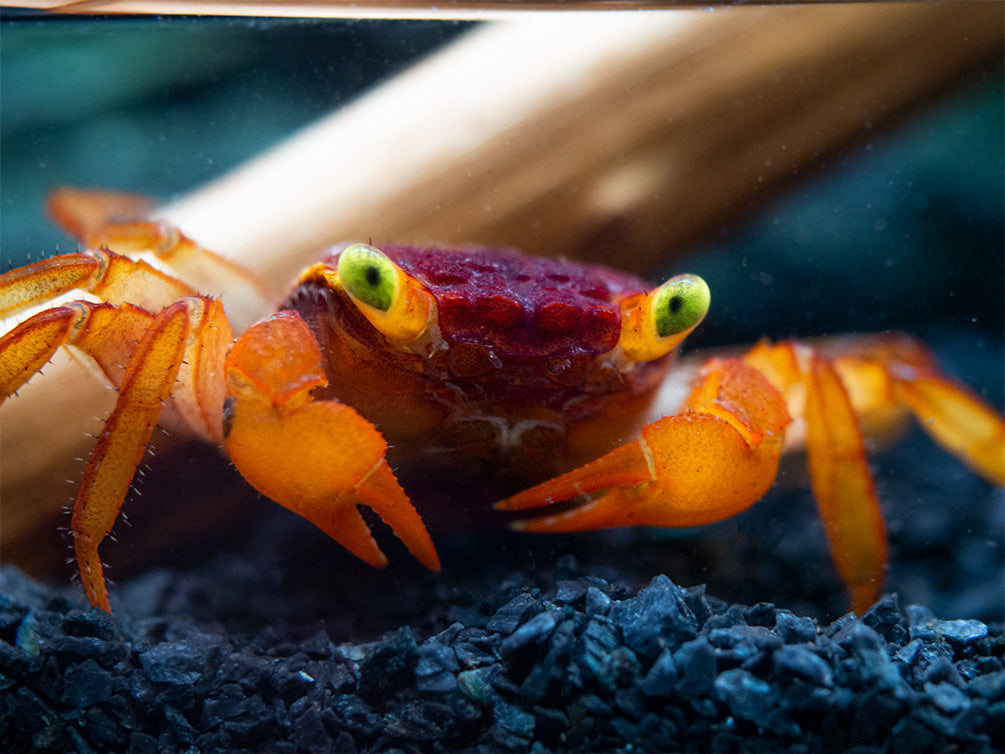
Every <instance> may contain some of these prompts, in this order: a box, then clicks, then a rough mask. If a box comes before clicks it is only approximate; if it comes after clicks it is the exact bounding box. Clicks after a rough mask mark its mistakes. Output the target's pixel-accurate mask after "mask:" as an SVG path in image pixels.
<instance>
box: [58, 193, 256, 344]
mask: <svg viewBox="0 0 1005 754" xmlns="http://www.w3.org/2000/svg"><path fill="white" fill-rule="evenodd" d="M152 207H153V202H152V201H151V200H150V199H148V198H146V197H142V196H135V195H133V194H124V193H120V192H115V191H96V190H93V189H78V188H72V187H68V186H67V187H62V188H59V189H56V190H55V191H53V192H52V193H51V194H50V195H49V197H48V203H47V209H48V211H49V214H50V216H51V217H52V218H53V219H54V220H55V221H56V222H57V223H58V224H59V225H60V227H62V228H63V229H64V230H66V231H67V232H68V233H70V234H71V235H72V236H74V237H75V238H77V239H78V240H80V241H81V242H83V243H84V244H86V245H87V246H89V247H91V248H95V249H96V248H108V249H112V250H114V251H117V252H119V253H121V254H135V253H140V252H149V253H152V254H154V255H155V256H156V257H157V258H158V259H159V260H161V261H163V262H165V263H167V264H170V265H171V267H172V269H174V270H175V271H177V272H178V274H179V275H180V276H181V277H182V278H183V279H185V280H187V281H189V282H191V283H192V284H193V285H195V286H196V287H198V288H199V289H200V291H202V292H204V293H206V292H215V293H217V294H220V295H222V297H223V298H224V299H225V300H226V301H227V308H228V311H229V312H230V314H231V316H232V317H233V316H234V315H235V313H239V314H238V321H239V322H243V324H247V323H248V322H249V321H250V319H249V317H250V313H251V312H254V313H255V315H254V316H256V317H257V316H258V315H259V314H260V313H261V310H262V306H263V304H264V302H265V301H267V300H268V298H269V296H268V293H267V291H266V288H265V286H264V284H263V282H262V281H261V280H259V279H258V278H257V277H256V276H255V275H254V274H252V273H251V272H249V271H248V270H246V269H244V268H243V267H241V266H240V265H238V264H236V263H234V262H232V261H231V260H229V259H226V258H225V257H222V256H220V255H219V254H215V253H214V252H212V251H210V250H209V249H207V248H205V247H203V246H201V245H200V244H198V243H197V242H196V241H194V240H193V239H192V238H189V237H188V236H187V235H185V234H184V233H182V232H181V231H180V230H178V228H176V227H174V226H173V225H171V224H169V223H166V222H161V221H157V220H151V219H148V215H149V212H150V210H151V209H152ZM130 300H131V301H133V302H134V303H137V302H136V301H135V299H130Z"/></svg>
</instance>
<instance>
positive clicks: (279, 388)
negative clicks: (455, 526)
mask: <svg viewBox="0 0 1005 754" xmlns="http://www.w3.org/2000/svg"><path fill="white" fill-rule="evenodd" d="M226 371H227V385H228V389H227V399H226V402H225V403H224V419H223V423H224V445H225V447H226V450H227V453H228V455H230V458H231V460H232V461H233V462H234V465H235V466H236V467H237V468H238V470H239V471H240V472H241V474H242V475H243V476H244V478H245V479H246V480H247V481H248V482H249V483H250V484H251V486H253V487H254V488H255V489H257V490H258V491H259V492H261V493H262V494H263V495H265V496H266V497H268V498H270V499H272V500H274V501H275V502H277V503H279V504H280V505H282V506H284V507H286V508H288V509H290V510H291V511H293V512H294V513H297V514H299V515H300V516H303V517H304V518H306V519H307V520H308V521H310V522H311V523H313V524H314V525H315V526H317V527H318V528H320V529H321V530H322V531H324V532H325V533H326V534H328V535H329V536H330V537H331V538H332V539H334V540H335V541H336V542H338V543H339V544H341V545H342V546H343V547H345V548H346V549H347V550H349V551H350V552H352V553H353V554H354V555H356V556H357V557H359V558H361V559H362V560H364V561H366V562H367V563H369V564H370V565H373V566H378V567H380V566H384V565H387V558H386V557H385V556H384V553H383V552H381V550H380V548H379V547H378V546H377V543H376V541H375V540H374V539H373V536H372V535H371V534H370V529H369V527H368V526H367V524H366V522H365V521H364V520H363V517H362V516H361V515H360V513H359V510H358V509H357V507H356V506H357V505H359V504H363V505H367V506H369V507H370V508H372V509H373V510H374V511H376V512H377V514H378V515H379V516H380V517H381V518H382V519H383V520H384V522H385V523H386V524H387V525H388V526H390V527H391V529H392V530H393V531H394V533H395V534H397V535H398V537H399V538H400V539H401V540H402V542H404V543H405V546H406V547H407V548H408V549H409V551H410V552H411V553H412V554H413V555H415V557H416V558H417V559H418V560H419V562H421V563H422V564H423V565H424V566H426V567H427V568H430V569H432V570H434V571H438V570H439V568H440V562H439V558H438V557H437V554H436V549H435V548H434V546H433V543H432V540H431V539H430V537H429V533H428V532H427V531H426V527H425V525H424V524H423V523H422V519H421V518H419V514H418V513H417V512H416V510H415V508H414V507H413V506H412V503H411V502H410V501H409V499H408V497H407V496H406V495H405V493H404V491H402V489H401V486H400V485H399V484H398V481H397V479H396V478H395V476H394V473H393V472H392V471H391V469H390V467H389V466H388V465H387V461H386V459H385V457H384V456H385V453H386V452H387V443H386V442H385V441H384V439H383V437H381V435H380V433H379V432H378V431H377V430H376V428H375V427H374V426H373V424H371V423H370V422H369V421H367V420H366V419H364V418H363V417H362V416H360V415H359V414H358V413H357V412H356V411H355V410H354V409H353V408H351V407H350V406H347V405H345V404H342V403H339V402H337V401H329V400H322V401H315V400H313V399H312V396H311V392H312V390H313V389H314V388H316V387H319V386H322V385H324V384H326V382H327V380H326V378H325V375H324V371H323V369H322V364H321V352H320V350H319V349H318V346H317V343H316V341H315V340H314V338H313V336H312V335H311V332H310V330H309V329H308V328H307V325H306V324H304V322H303V320H302V319H301V318H300V316H299V315H298V314H296V313H294V312H279V313H278V314H274V315H272V316H271V317H268V318H267V319H265V320H263V321H261V322H259V323H258V324H256V325H254V326H253V327H251V328H250V329H249V330H248V331H247V332H245V334H244V335H243V336H242V337H241V338H240V339H238V341H237V342H236V343H235V345H234V348H233V349H232V350H231V352H230V355H229V356H228V358H227V364H226Z"/></svg>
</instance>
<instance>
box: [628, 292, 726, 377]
mask: <svg viewBox="0 0 1005 754" xmlns="http://www.w3.org/2000/svg"><path fill="white" fill-rule="evenodd" d="M711 300H712V296H711V294H710V293H709V290H708V285H706V284H705V281H704V280H702V279H701V278H700V277H698V276H697V275H678V276H677V277H674V278H670V279H669V280H668V281H666V282H665V283H664V284H663V285H661V286H660V287H659V288H657V289H656V290H654V291H653V292H652V293H638V294H635V295H633V296H629V297H628V298H626V299H625V300H624V301H622V302H621V336H620V338H619V339H618V345H619V346H621V353H622V354H623V355H624V357H625V358H626V359H628V360H629V361H636V362H638V361H652V360H653V359H658V358H660V357H661V356H665V355H666V354H668V353H670V351H672V350H673V349H675V348H676V347H677V346H679V345H680V344H681V342H683V340H684V338H686V337H687V336H688V335H689V334H690V333H691V331H692V330H693V329H694V328H696V327H697V326H698V323H700V322H701V321H702V320H703V319H704V318H705V314H706V313H707V312H708V306H709V303H711Z"/></svg>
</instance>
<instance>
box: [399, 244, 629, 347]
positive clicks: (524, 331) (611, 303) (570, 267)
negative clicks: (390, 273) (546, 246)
mask: <svg viewBox="0 0 1005 754" xmlns="http://www.w3.org/2000/svg"><path fill="white" fill-rule="evenodd" d="M383 251H384V253H385V254H387V255H388V256H389V257H391V259H393V260H394V261H395V262H397V263H398V264H399V265H401V267H402V269H404V270H405V272H407V273H409V274H410V275H413V276H415V277H416V278H418V279H419V280H420V281H421V282H422V283H423V284H425V286H426V287H427V288H428V289H429V291H430V292H431V293H432V294H433V296H434V297H435V298H436V304H437V308H438V310H439V323H440V331H441V333H442V334H443V338H444V340H446V341H447V342H448V343H473V344H477V345H480V346H484V347H486V348H490V349H492V351H493V352H494V353H495V354H497V355H499V356H502V355H512V356H523V357H542V356H550V357H558V356H569V355H573V354H585V353H590V354H600V353H605V352H607V351H609V350H611V349H612V348H613V347H614V346H615V344H616V343H617V341H618V334H619V333H620V330H621V311H620V308H619V306H618V301H619V300H620V299H621V298H623V297H624V296H626V295H628V294H631V293H637V292H639V291H643V290H646V283H645V281H643V280H641V279H639V278H637V277H635V276H633V275H629V274H627V273H622V272H617V271H614V270H610V269H607V268H603V267H599V266H595V265H587V264H580V263H573V262H568V261H565V260H556V259H541V258H538V257H529V256H525V255H524V254H521V253H520V252H517V251H513V250H509V249H491V250H490V249H482V248H470V249H463V250H459V251H453V252H438V251H437V250H431V249H421V248H415V247H390V248H388V247H385V248H384V249H383Z"/></svg>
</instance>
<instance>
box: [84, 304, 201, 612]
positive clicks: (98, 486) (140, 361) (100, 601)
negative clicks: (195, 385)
mask: <svg viewBox="0 0 1005 754" xmlns="http://www.w3.org/2000/svg"><path fill="white" fill-rule="evenodd" d="M188 305H189V300H188V299H183V300H182V301H179V302H177V303H176V304H172V305H171V306H168V307H166V308H165V309H163V310H162V311H161V312H160V313H159V314H158V315H157V317H156V318H155V319H154V322H153V324H152V325H151V326H150V328H149V329H148V330H147V332H146V334H145V335H144V336H143V339H142V340H141V341H140V343H139V346H138V347H137V349H136V352H135V354H134V355H133V359H132V361H131V362H130V365H129V369H128V370H127V372H126V376H125V379H124V380H123V382H122V386H121V388H120V389H119V398H118V401H117V402H116V405H115V409H114V410H113V411H112V413H111V415H110V416H109V417H108V421H106V422H105V426H104V428H103V429H102V431H101V434H100V435H99V436H98V442H97V444H96V445H95V447H94V450H93V452H92V453H91V458H90V461H89V462H88V464H87V468H86V470H85V471H84V481H83V482H82V484H81V486H80V491H79V493H78V495H77V501H76V503H75V504H74V508H73V518H72V523H71V526H72V530H73V543H74V548H75V550H76V554H77V563H78V565H79V567H80V578H81V582H82V583H83V586H84V591H85V592H86V593H87V598H88V600H90V602H91V604H92V605H96V606H98V607H100V608H101V609H102V610H105V611H107V612H111V605H110V604H109V602H108V592H107V590H106V588H105V579H104V575H103V569H102V567H101V559H100V557H99V556H98V545H99V544H100V543H101V540H103V539H104V538H105V536H106V535H107V534H108V533H109V532H110V531H111V530H112V525H113V524H114V523H115V519H116V518H117V517H118V515H119V510H120V509H121V507H122V501H123V500H124V499H125V497H126V493H127V492H128V491H129V485H130V482H131V481H132V478H133V475H134V474H135V472H136V466H137V465H138V464H139V462H140V459H141V458H142V457H143V453H144V452H145V451H146V446H147V443H148V442H149V441H150V435H151V434H152V433H153V428H154V426H156V424H157V420H158V418H159V417H160V412H161V406H162V403H163V401H164V400H165V399H166V398H167V397H168V395H170V393H171V388H172V387H173V385H174V381H175V377H176V376H177V374H178V368H179V367H180V366H181V360H182V354H183V353H184V351H185V338H186V336H187V335H188V330H189V311H188Z"/></svg>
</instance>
